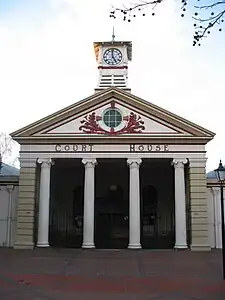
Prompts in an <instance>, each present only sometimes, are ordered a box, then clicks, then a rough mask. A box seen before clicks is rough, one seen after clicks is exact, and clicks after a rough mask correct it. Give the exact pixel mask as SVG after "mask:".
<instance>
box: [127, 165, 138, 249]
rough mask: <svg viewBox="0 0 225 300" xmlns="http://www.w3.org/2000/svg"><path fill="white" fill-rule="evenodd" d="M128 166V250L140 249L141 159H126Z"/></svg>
mask: <svg viewBox="0 0 225 300" xmlns="http://www.w3.org/2000/svg"><path fill="white" fill-rule="evenodd" d="M127 163H128V165H129V166H130V205H129V245H128V248H129V249H140V248H141V243H140V175H139V166H140V164H141V159H128V160H127Z"/></svg>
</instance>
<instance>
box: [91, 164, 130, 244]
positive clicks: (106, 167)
mask: <svg viewBox="0 0 225 300" xmlns="http://www.w3.org/2000/svg"><path fill="white" fill-rule="evenodd" d="M128 210H129V195H128V167H127V164H126V160H124V159H102V160H100V161H99V163H98V166H97V168H96V201H95V246H96V248H102V249H107V248H108V249H113V248H118V249H119V248H127V246H128V235H129V229H128V226H129V222H128Z"/></svg>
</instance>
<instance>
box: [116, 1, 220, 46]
mask: <svg viewBox="0 0 225 300" xmlns="http://www.w3.org/2000/svg"><path fill="white" fill-rule="evenodd" d="M165 1H166V0H153V1H137V2H136V3H134V4H130V5H129V6H125V5H123V6H122V7H114V8H113V9H112V10H111V12H110V17H111V18H116V17H117V16H118V15H120V16H122V19H123V20H124V21H127V22H131V21H132V19H133V18H136V17H138V16H143V17H144V16H146V14H147V13H148V9H151V10H152V11H151V16H155V15H156V14H157V10H156V8H157V7H158V6H159V5H162V4H163V3H164V2H165ZM195 1H196V5H194V13H193V16H192V19H193V27H194V32H193V46H195V45H199V46H200V45H201V43H200V42H201V40H202V39H203V38H205V37H206V36H207V35H209V34H210V33H211V31H212V29H214V28H217V29H218V30H219V31H222V23H223V22H224V15H225V0H221V1H215V0H214V1H213V0H195ZM210 1H212V2H210ZM180 2H181V3H180V8H181V17H184V16H185V13H186V12H187V8H188V5H189V3H190V0H180Z"/></svg>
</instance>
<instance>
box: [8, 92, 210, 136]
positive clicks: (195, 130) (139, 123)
mask: <svg viewBox="0 0 225 300" xmlns="http://www.w3.org/2000/svg"><path fill="white" fill-rule="evenodd" d="M105 136H107V137H117V138H118V137H119V138H120V137H142V138H143V137H148V138H154V137H155V138H157V137H167V138H185V137H186V138H191V137H193V138H196V137H199V138H205V140H211V139H212V138H213V136H214V133H213V132H211V131H208V130H207V129H204V128H202V127H200V126H198V125H196V124H193V123H191V122H189V121H187V120H185V119H183V118H180V117H179V116H176V115H174V114H172V113H170V112H168V111H165V110H163V109H162V108H160V107H157V106H155V105H153V104H151V103H149V102H147V101H144V100H143V99H140V98H138V97H136V96H134V95H132V94H130V93H127V92H124V91H122V90H119V89H116V88H110V89H107V90H104V91H103V92H100V93H96V94H94V95H92V96H91V97H89V98H86V99H84V100H82V101H80V102H77V103H75V104H73V105H71V106H69V107H67V108H65V109H63V110H61V111H59V112H57V113H55V114H53V115H50V116H48V117H46V118H44V119H42V120H40V121H37V122H35V123H33V124H31V125H29V126H27V127H25V128H22V129H20V130H18V131H16V132H14V133H12V137H13V138H14V139H15V140H18V141H19V140H22V139H24V138H29V139H38V138H42V139H43V138H48V139H54V138H59V137H62V138H67V137H68V138H70V137H74V138H75V137H79V138H82V137H84V138H87V137H89V138H98V137H105Z"/></svg>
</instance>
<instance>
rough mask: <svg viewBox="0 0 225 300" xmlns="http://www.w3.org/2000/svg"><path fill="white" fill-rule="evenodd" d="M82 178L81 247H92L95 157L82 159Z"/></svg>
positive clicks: (93, 245)
mask: <svg viewBox="0 0 225 300" xmlns="http://www.w3.org/2000/svg"><path fill="white" fill-rule="evenodd" d="M82 163H83V164H84V165H85V179H84V223H83V224H84V225H83V244H82V248H94V247H95V244H94V201H95V165H96V163H97V162H96V159H83V160H82Z"/></svg>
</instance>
